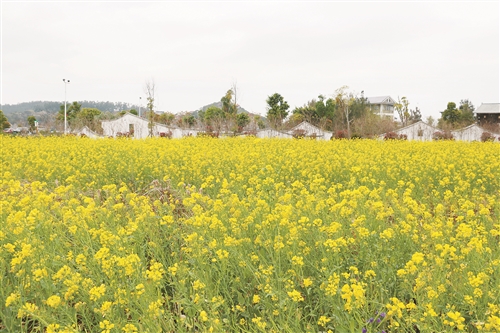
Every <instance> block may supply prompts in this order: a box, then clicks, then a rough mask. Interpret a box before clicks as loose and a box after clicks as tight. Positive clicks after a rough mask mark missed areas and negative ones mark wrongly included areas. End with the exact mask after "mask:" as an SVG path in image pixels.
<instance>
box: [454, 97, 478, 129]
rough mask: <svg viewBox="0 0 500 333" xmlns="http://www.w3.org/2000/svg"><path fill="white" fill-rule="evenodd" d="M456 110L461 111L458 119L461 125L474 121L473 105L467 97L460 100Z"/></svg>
mask: <svg viewBox="0 0 500 333" xmlns="http://www.w3.org/2000/svg"><path fill="white" fill-rule="evenodd" d="M458 110H460V113H461V114H460V121H461V123H462V125H463V126H468V125H470V124H473V123H474V122H475V121H476V119H475V117H474V110H475V108H474V105H473V104H472V102H471V101H469V100H468V99H462V100H460V106H459V107H458Z"/></svg>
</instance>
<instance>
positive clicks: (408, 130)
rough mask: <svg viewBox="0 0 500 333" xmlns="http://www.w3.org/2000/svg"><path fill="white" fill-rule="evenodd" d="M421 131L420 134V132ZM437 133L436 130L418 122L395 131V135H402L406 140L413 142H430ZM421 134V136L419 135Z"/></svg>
mask: <svg viewBox="0 0 500 333" xmlns="http://www.w3.org/2000/svg"><path fill="white" fill-rule="evenodd" d="M420 131H421V132H420ZM436 131H438V129H437V128H434V127H432V126H429V125H427V124H425V123H423V122H418V123H415V124H412V125H410V126H407V127H404V128H400V129H399V130H397V131H395V132H396V133H397V134H404V135H406V137H407V138H408V140H415V141H431V140H432V135H433V134H434V133H435V132H436ZM419 134H422V135H419Z"/></svg>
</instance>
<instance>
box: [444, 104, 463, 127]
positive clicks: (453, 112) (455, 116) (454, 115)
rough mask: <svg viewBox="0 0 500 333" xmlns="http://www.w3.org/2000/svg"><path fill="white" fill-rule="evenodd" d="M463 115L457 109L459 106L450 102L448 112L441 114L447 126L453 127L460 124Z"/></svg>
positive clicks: (447, 107)
mask: <svg viewBox="0 0 500 333" xmlns="http://www.w3.org/2000/svg"><path fill="white" fill-rule="evenodd" d="M461 115H462V113H461V112H460V111H459V110H458V109H457V105H456V104H455V103H454V102H449V103H448V105H447V106H446V110H444V111H443V112H441V120H442V122H444V123H446V124H450V125H452V126H454V125H456V124H457V123H458V122H460V119H461Z"/></svg>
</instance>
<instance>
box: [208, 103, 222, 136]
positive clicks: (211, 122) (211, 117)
mask: <svg viewBox="0 0 500 333" xmlns="http://www.w3.org/2000/svg"><path fill="white" fill-rule="evenodd" d="M225 119H226V114H225V113H224V111H222V109H221V108H218V107H216V106H211V107H209V108H208V109H206V110H205V112H204V122H205V124H206V125H207V126H208V128H207V130H208V131H212V130H215V131H217V132H219V131H220V130H221V129H222V126H223V124H224V122H225Z"/></svg>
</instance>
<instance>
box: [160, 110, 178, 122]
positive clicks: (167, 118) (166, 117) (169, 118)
mask: <svg viewBox="0 0 500 333" xmlns="http://www.w3.org/2000/svg"><path fill="white" fill-rule="evenodd" d="M174 120H175V115H174V114H173V113H170V112H164V113H162V114H161V115H160V116H159V117H158V122H159V123H162V124H166V125H171V124H172V123H173V122H174Z"/></svg>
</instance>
